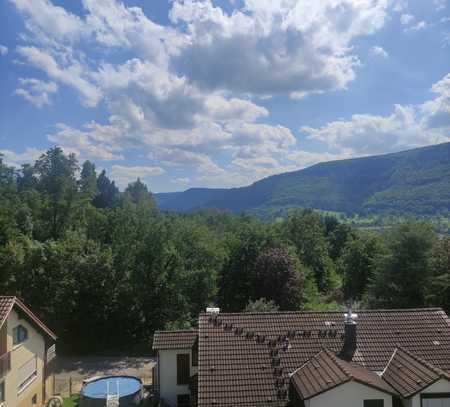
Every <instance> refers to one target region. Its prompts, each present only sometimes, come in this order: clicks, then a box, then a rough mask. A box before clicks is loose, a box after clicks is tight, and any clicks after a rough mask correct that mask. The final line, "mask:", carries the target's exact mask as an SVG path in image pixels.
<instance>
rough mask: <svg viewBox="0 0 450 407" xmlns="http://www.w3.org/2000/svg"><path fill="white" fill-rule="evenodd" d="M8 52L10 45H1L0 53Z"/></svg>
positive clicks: (5, 53)
mask: <svg viewBox="0 0 450 407" xmlns="http://www.w3.org/2000/svg"><path fill="white" fill-rule="evenodd" d="M7 54H8V47H5V46H4V45H0V55H1V56H3V55H7Z"/></svg>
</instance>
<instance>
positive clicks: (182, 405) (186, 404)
mask: <svg viewBox="0 0 450 407" xmlns="http://www.w3.org/2000/svg"><path fill="white" fill-rule="evenodd" d="M190 405H191V397H190V396H189V394H179V395H178V396H177V407H190Z"/></svg>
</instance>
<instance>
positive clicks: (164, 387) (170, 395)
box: [158, 349, 197, 407]
mask: <svg viewBox="0 0 450 407" xmlns="http://www.w3.org/2000/svg"><path fill="white" fill-rule="evenodd" d="M186 353H189V355H190V364H191V366H190V375H191V376H192V375H193V374H195V373H197V367H193V366H192V352H191V350H190V349H176V350H160V351H159V360H158V362H159V367H158V369H159V392H160V398H161V399H162V400H164V402H166V403H167V404H169V405H170V406H173V407H176V405H177V395H179V394H190V391H189V386H187V385H184V386H178V385H177V355H181V354H186Z"/></svg>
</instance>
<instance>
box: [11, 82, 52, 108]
mask: <svg viewBox="0 0 450 407" xmlns="http://www.w3.org/2000/svg"><path fill="white" fill-rule="evenodd" d="M19 84H20V87H19V88H17V89H16V90H15V91H14V94H15V95H17V96H21V97H23V98H24V99H25V100H27V101H28V102H30V103H31V104H32V105H34V106H36V107H38V108H41V107H43V106H44V105H50V104H51V99H50V95H51V94H52V93H56V92H57V91H58V85H57V84H56V83H55V82H46V81H42V80H40V79H35V78H20V79H19Z"/></svg>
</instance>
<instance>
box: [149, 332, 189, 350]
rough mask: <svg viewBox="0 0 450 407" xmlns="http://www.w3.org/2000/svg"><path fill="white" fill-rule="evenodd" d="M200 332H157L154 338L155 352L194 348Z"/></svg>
mask: <svg viewBox="0 0 450 407" xmlns="http://www.w3.org/2000/svg"><path fill="white" fill-rule="evenodd" d="M197 336H198V332H197V331H193V330H189V331H156V332H155V335H154V336H153V350H168V349H190V348H192V346H194V343H195V341H196V339H197Z"/></svg>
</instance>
